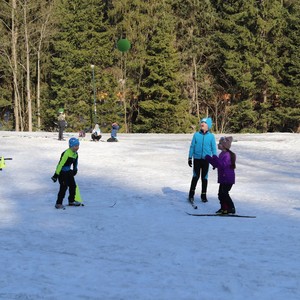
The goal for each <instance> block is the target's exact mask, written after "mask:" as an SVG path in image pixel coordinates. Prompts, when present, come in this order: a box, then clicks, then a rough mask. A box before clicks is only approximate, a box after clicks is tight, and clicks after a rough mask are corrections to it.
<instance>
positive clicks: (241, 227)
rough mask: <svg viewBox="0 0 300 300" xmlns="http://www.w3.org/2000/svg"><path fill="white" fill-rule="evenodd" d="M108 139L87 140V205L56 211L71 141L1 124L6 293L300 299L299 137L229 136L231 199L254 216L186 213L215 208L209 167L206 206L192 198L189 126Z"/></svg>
mask: <svg viewBox="0 0 300 300" xmlns="http://www.w3.org/2000/svg"><path fill="white" fill-rule="evenodd" d="M71 136H72V134H71V133H67V134H65V137H66V138H67V139H68V138H69V137H71ZM75 136H76V135H75ZM108 137H109V136H108V135H105V134H104V137H103V138H102V140H103V142H101V141H100V142H98V143H97V142H91V141H89V136H87V137H86V138H85V139H83V140H81V145H80V149H79V172H78V174H77V176H76V180H77V183H78V185H79V187H80V191H81V195H82V198H83V199H84V202H85V206H84V207H79V208H77V207H67V208H66V210H57V209H55V208H54V204H55V200H56V195H57V192H58V188H59V184H58V183H53V182H52V181H51V179H50V177H51V176H52V175H53V173H54V171H55V167H56V165H57V162H58V160H59V157H60V154H61V152H62V151H63V150H65V149H66V148H67V147H68V145H67V140H66V141H63V142H61V141H58V140H57V133H47V132H38V133H28V132H26V133H25V132H5V131H1V132H0V156H4V157H12V158H13V160H12V161H6V168H5V169H3V171H1V172H0V204H1V207H0V266H1V272H0V299H5V300H9V299H22V300H23V299H26V300H29V299H30V300H31V299H36V300H41V299H47V300H50V299H55V300H56V299H64V300H65V299H70V300H71V299H72V300H73V299H91V300H96V299H97V300H98V299H104V300H109V299H112V300H119V299H126V300H127V299H130V300H139V299H141V300H144V299H145V300H147V299H149V300H152V299H153V300H154V299H155V300H169V299H172V300H174V299H175V300H177V299H178V300H181V299H186V300H194V299H195V300H199V299H201V300H221V299H222V300H227V299H228V300H234V299H237V300H240V299H242V300H246V299H249V300H250V299H251V300H253V299H256V300H260V299H262V300H268V299H270V300H271V299H272V300H282V299H289V300H296V299H300V287H299V286H300V239H299V237H300V233H299V225H300V135H299V134H245V135H234V140H235V142H234V143H233V144H232V151H234V152H235V153H236V154H237V169H236V176H237V180H236V182H237V183H236V185H235V186H234V187H233V189H232V191H231V196H232V198H233V200H234V202H235V205H236V209H237V213H239V214H244V215H246V214H248V215H255V216H257V218H255V219H242V218H227V217H225V218H222V217H193V216H188V215H187V214H186V213H185V212H186V211H187V212H198V213H213V212H215V211H216V210H217V209H218V208H219V203H218V199H217V191H218V184H217V171H216V170H215V171H213V170H212V169H211V170H210V173H209V187H208V199H209V202H208V203H205V204H203V203H200V201H199V192H200V191H199V189H198V197H197V202H198V203H197V204H198V211H195V210H193V209H192V207H191V206H190V205H189V204H188V203H187V200H186V198H187V193H188V190H189V185H190V180H191V176H192V169H191V168H190V167H189V166H188V164H187V156H188V150H189V145H190V141H191V138H192V135H191V134H187V135H184V134H182V135H181V134H179V135H175V134H174V135H172V134H170V135H163V134H119V135H118V137H119V140H120V142H119V143H107V142H104V141H106V139H107V138H108ZM216 138H217V139H218V138H219V136H218V135H216ZM198 187H199V185H198ZM66 200H67V199H65V203H67V201H66ZM115 202H116V204H115ZM114 204H115V205H114Z"/></svg>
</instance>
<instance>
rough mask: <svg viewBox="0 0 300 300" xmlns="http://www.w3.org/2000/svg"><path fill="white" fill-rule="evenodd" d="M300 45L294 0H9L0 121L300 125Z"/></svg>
mask: <svg viewBox="0 0 300 300" xmlns="http://www.w3.org/2000/svg"><path fill="white" fill-rule="evenodd" d="M119 39H128V40H129V41H130V43H131V48H130V50H129V51H127V52H121V51H119V50H118V48H117V41H118V40H119ZM299 47H300V4H299V1H297V0H248V1H243V0H234V1H233V0H232V1H230V0H228V1H223V0H210V1H209V0H164V1H156V0H148V1H145V0H106V1H100V0H48V1H47V0H39V1H36V0H35V1H28V0H19V1H18V0H10V1H9V0H7V1H4V0H0V55H1V56H0V126H1V127H0V128H1V129H2V130H17V131H19V130H29V131H32V130H53V128H54V127H55V124H54V122H55V121H56V118H57V113H58V110H59V109H60V108H64V110H65V112H66V114H67V118H68V124H69V130H72V131H78V130H82V129H87V128H90V127H91V126H93V124H94V123H95V122H98V123H99V124H100V126H101V129H102V130H104V131H105V128H106V125H107V124H111V123H112V122H114V121H117V122H119V123H120V124H121V126H122V128H121V130H122V131H124V132H158V133H160V132H161V133H179V132H191V131H192V130H193V129H192V128H193V125H195V124H196V123H197V122H198V120H199V118H201V117H203V116H206V115H210V116H212V117H213V119H214V123H215V127H214V130H215V131H217V132H224V131H227V132H274V131H288V132H299V131H300V100H299V98H300V54H299V53H300V51H299V50H300V49H299Z"/></svg>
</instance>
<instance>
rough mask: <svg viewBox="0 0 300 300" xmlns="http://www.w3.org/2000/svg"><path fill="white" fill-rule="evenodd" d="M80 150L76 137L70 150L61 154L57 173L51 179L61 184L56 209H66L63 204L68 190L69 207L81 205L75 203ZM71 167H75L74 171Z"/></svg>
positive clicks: (70, 141)
mask: <svg viewBox="0 0 300 300" xmlns="http://www.w3.org/2000/svg"><path fill="white" fill-rule="evenodd" d="M78 149H79V140H78V139H77V138H74V137H73V138H70V140H69V148H68V149H67V150H65V151H64V152H63V153H62V154H61V156H60V160H59V163H58V165H57V167H56V170H55V173H54V175H53V176H52V177H51V179H52V181H53V182H56V181H57V179H58V181H59V184H60V188H59V192H58V195H57V200H56V204H55V208H58V209H64V205H63V204H62V203H63V199H64V197H65V194H66V191H67V189H68V188H69V198H68V200H69V205H72V206H80V205H81V204H80V202H77V201H75V192H76V182H75V179H74V176H75V175H76V174H77V165H78V153H77V151H78ZM71 166H73V168H72V169H71Z"/></svg>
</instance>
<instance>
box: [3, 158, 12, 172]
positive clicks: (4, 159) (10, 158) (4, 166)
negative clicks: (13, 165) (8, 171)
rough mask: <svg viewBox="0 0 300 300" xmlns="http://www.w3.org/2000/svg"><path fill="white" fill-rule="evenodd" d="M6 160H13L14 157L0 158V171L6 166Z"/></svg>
mask: <svg viewBox="0 0 300 300" xmlns="http://www.w3.org/2000/svg"><path fill="white" fill-rule="evenodd" d="M5 160H12V158H11V157H3V156H2V157H1V158H0V171H2V169H4V168H6V164H5Z"/></svg>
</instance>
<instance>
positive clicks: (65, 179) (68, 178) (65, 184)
mask: <svg viewBox="0 0 300 300" xmlns="http://www.w3.org/2000/svg"><path fill="white" fill-rule="evenodd" d="M58 181H59V184H60V188H59V192H58V195H57V201H56V204H62V203H63V200H64V197H65V195H66V191H67V189H68V188H69V198H68V199H69V203H70V202H74V201H75V192H76V182H75V179H74V175H73V171H72V170H70V171H67V172H64V171H61V172H60V174H59V177H58Z"/></svg>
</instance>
